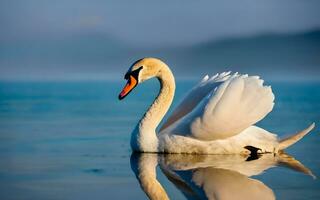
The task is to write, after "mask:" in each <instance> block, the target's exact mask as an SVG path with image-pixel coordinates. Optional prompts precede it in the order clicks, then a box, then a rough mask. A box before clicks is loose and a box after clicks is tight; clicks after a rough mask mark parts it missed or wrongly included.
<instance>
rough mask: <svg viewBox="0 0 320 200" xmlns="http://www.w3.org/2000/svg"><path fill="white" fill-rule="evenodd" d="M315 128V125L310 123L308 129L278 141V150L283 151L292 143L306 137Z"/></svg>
mask: <svg viewBox="0 0 320 200" xmlns="http://www.w3.org/2000/svg"><path fill="white" fill-rule="evenodd" d="M314 127H315V123H312V124H311V125H310V126H309V127H308V128H306V129H304V130H302V131H300V132H298V133H296V134H294V135H292V136H289V137H287V138H284V139H282V140H280V144H279V150H284V149H286V148H288V147H289V146H291V145H293V144H294V143H296V142H298V141H299V140H300V139H301V138H303V137H304V136H305V135H307V134H308V133H309V132H310V131H311V130H312V129H313V128H314Z"/></svg>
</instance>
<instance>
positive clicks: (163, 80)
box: [131, 66, 175, 152]
mask: <svg viewBox="0 0 320 200" xmlns="http://www.w3.org/2000/svg"><path fill="white" fill-rule="evenodd" d="M156 78H157V79H158V80H159V82H160V92H159V94H158V96H157V97H156V99H155V100H154V102H153V103H152V104H151V106H150V107H149V109H148V111H147V112H146V113H145V114H144V116H143V117H142V119H141V120H140V122H139V124H138V125H137V127H136V128H135V130H134V131H133V133H132V136H131V147H132V149H133V150H135V151H140V152H158V137H157V135H156V128H157V127H158V125H159V123H160V122H161V120H162V118H163V117H164V115H165V114H166V112H167V111H168V109H169V107H170V105H171V103H172V100H173V97H174V92H175V81H174V77H173V74H172V72H171V70H170V69H169V67H168V66H163V67H162V68H161V70H160V71H159V73H158V75H157V76H156Z"/></svg>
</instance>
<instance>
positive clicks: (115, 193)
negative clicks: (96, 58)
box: [0, 81, 320, 200]
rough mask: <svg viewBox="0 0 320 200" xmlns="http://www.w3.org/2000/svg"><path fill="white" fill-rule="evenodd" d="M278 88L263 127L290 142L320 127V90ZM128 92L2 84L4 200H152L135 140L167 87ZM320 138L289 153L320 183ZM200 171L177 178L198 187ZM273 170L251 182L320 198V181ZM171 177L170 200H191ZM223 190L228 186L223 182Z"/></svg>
mask: <svg viewBox="0 0 320 200" xmlns="http://www.w3.org/2000/svg"><path fill="white" fill-rule="evenodd" d="M192 84H194V81H183V82H182V81H180V82H178V85H177V88H178V89H177V94H176V99H179V98H180V97H181V96H182V94H183V93H184V92H185V91H186V90H188V88H190V87H191V86H192ZM271 84H272V86H273V91H274V93H275V95H276V106H275V108H274V110H273V112H272V113H271V114H269V115H268V116H267V117H266V118H265V119H264V120H263V121H261V122H259V125H261V126H262V127H264V128H266V129H267V130H269V131H271V132H275V133H278V134H279V135H280V136H284V135H286V134H289V133H294V132H296V131H298V130H301V129H303V128H305V127H306V126H307V125H309V124H310V123H311V122H313V121H315V122H316V123H318V124H320V121H319V119H320V112H319V111H320V83H319V82H318V83H314V82H304V83H299V82H297V83H293V82H285V83H282V82H275V83H271ZM123 85H124V82H113V81H101V82H1V83H0V195H1V199H8V200H10V199H89V198H90V199H129V198H130V199H145V198H147V196H146V194H145V193H144V192H143V190H142V189H141V187H140V185H139V182H138V180H137V179H136V177H135V172H136V173H138V172H137V171H135V170H134V169H135V166H139V159H140V158H139V157H138V158H136V156H135V155H133V156H131V150H130V147H129V138H130V132H131V130H132V129H133V127H134V126H135V124H136V123H137V121H138V120H139V117H140V116H141V115H142V114H143V113H144V111H145V109H146V108H147V107H148V105H149V104H150V103H151V101H152V99H153V98H154V96H155V95H156V93H157V89H158V88H159V86H158V83H157V82H156V81H150V82H149V83H148V84H144V85H141V86H138V87H137V88H136V89H135V91H134V92H132V93H131V94H130V95H129V96H128V97H127V98H126V99H124V100H123V101H121V102H119V101H118V100H117V95H118V93H119V91H120V90H121V88H122V86H123ZM176 102H177V101H175V102H174V103H176ZM319 130H320V129H319V128H316V130H314V131H313V132H312V134H310V135H308V136H307V137H306V138H304V139H303V141H301V142H299V143H297V144H295V145H294V146H293V147H291V148H290V149H288V151H287V153H288V154H290V155H291V156H294V157H295V159H297V160H299V161H300V162H301V163H302V164H303V165H304V166H305V167H307V168H309V169H310V170H311V171H312V172H313V174H315V175H316V176H320V160H319V156H318V155H317V154H318V152H319V150H320V147H319V143H320V137H319ZM130 157H131V159H130ZM151 157H152V156H151ZM199 158H200V157H196V158H193V159H190V160H197V159H199ZM263 158H264V159H265V158H266V157H263ZM166 159H167V158H161V159H160V160H164V161H163V162H162V165H164V166H162V168H163V167H168V166H166V163H170V159H169V158H168V160H166ZM183 159H184V158H183V157H181V158H180V157H179V158H178V159H176V160H175V162H176V163H175V162H173V164H176V165H179V164H181V162H182V163H183V162H184V160H183ZM210 159H211V158H210ZM130 160H131V163H130ZM211 160H212V159H211ZM232 160H234V159H232ZM261 160H262V159H258V161H259V162H262V161H261ZM220 161H221V159H220ZM220 161H219V162H220ZM222 161H224V159H222ZM222 161H221V162H222ZM187 163H188V162H187ZM214 163H218V161H217V160H214ZM247 163H248V162H246V164H247ZM171 164H172V162H171ZM189 164H190V163H189ZM198 164H199V163H197V162H196V161H194V163H193V166H192V167H193V168H195V169H193V170H181V169H180V170H178V169H175V170H176V171H175V173H177V174H180V175H181V174H182V176H183V177H184V178H185V177H189V181H190V180H191V178H192V173H194V171H195V170H196V169H197V170H200V169H198V168H197V165H198ZM255 165H256V164H255V163H254V162H253V163H251V164H250V166H251V167H255ZM272 166H273V165H271V166H269V167H271V168H267V169H266V170H265V171H263V170H262V173H260V174H257V175H253V176H252V177H251V178H252V179H255V180H259V181H261V182H262V183H263V184H264V185H265V186H266V187H267V188H270V189H271V190H272V191H273V193H274V194H275V196H276V197H277V198H278V199H319V198H320V183H319V180H318V179H313V178H312V177H311V176H308V175H305V174H303V173H299V172H296V171H293V170H290V169H288V168H286V167H283V166H278V167H272ZM216 167H217V166H216ZM163 170H164V169H162V170H161V169H160V168H159V167H158V168H157V178H158V180H159V182H160V183H161V185H162V186H163V187H164V189H165V190H166V192H167V194H168V196H169V197H170V198H171V199H185V194H184V193H183V190H182V189H181V188H180V187H178V186H176V185H175V184H174V183H172V182H171V181H172V179H171V181H170V180H169V179H168V178H167V176H166V175H164V173H163ZM210 170H213V171H216V170H217V169H216V168H213V169H210ZM231 171H232V170H231ZM164 172H165V170H164ZM212 173H213V172H212ZM232 173H233V172H232ZM213 174H215V173H213ZM222 174H223V173H222ZM225 176H229V175H225ZM216 179H217V180H219V179H218V178H216ZM243 180H245V181H247V179H246V178H244V179H243ZM210 181H216V180H215V179H213V180H210ZM234 182H236V181H234ZM210 184H212V183H210ZM215 184H216V185H222V183H221V184H220V183H219V181H216V182H215ZM179 188H180V189H179ZM224 188H226V189H231V188H228V186H225V187H224ZM197 191H198V193H201V194H205V193H204V192H203V191H201V190H199V189H198V190H197ZM231 192H233V193H235V191H230V193H231ZM235 195H237V194H236V193H235ZM204 196H205V195H204ZM202 197H203V196H202Z"/></svg>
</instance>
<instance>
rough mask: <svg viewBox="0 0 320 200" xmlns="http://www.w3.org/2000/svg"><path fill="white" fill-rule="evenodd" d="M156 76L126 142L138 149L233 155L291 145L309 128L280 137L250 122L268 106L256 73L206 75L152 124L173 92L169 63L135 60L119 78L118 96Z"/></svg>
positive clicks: (268, 94)
mask: <svg viewBox="0 0 320 200" xmlns="http://www.w3.org/2000/svg"><path fill="white" fill-rule="evenodd" d="M153 77H156V78H157V79H158V80H159V82H160V84H161V89H160V92H159V94H158V96H157V98H156V99H155V101H154V102H153V103H152V105H151V106H150V108H149V109H148V111H147V112H146V113H145V114H144V116H143V117H142V119H141V120H140V121H139V123H138V124H137V126H136V127H135V129H134V131H133V133H132V137H131V147H132V149H133V150H134V151H139V152H164V153H196V154H235V153H245V154H246V153H250V151H252V150H254V151H259V152H261V153H267V152H273V153H277V152H278V151H279V150H283V149H285V148H287V147H288V146H290V145H292V144H293V143H295V142H296V141H298V140H299V139H301V138H302V137H303V136H304V135H306V134H307V133H308V132H309V131H311V130H312V129H313V127H314V124H312V125H311V126H310V127H308V128H307V129H305V130H304V131H301V132H299V133H298V134H296V135H294V136H292V137H290V138H288V139H285V140H282V141H280V140H279V139H278V138H277V136H276V135H275V134H272V133H270V132H268V131H266V130H264V129H262V128H259V127H257V126H254V124H255V123H256V122H258V121H260V120H261V119H263V118H264V117H265V116H266V115H267V114H268V113H269V112H270V111H271V110H272V108H273V105H274V102H273V100H274V95H273V93H272V90H271V87H270V86H263V80H261V79H260V78H259V77H257V76H248V75H240V74H237V73H235V74H230V72H229V73H222V74H217V75H215V76H213V77H211V78H209V77H208V76H206V77H204V79H203V80H202V81H201V82H200V83H199V84H197V85H196V86H195V87H194V88H192V89H191V91H190V92H189V93H188V94H187V95H186V97H185V98H184V99H183V100H182V101H181V103H180V104H179V106H178V107H177V108H176V109H175V110H174V112H173V114H172V115H171V116H170V117H169V118H168V120H167V121H166V122H165V123H164V124H163V126H162V128H161V129H160V132H159V133H158V134H157V133H156V128H157V127H158V125H159V123H160V122H161V120H162V118H163V117H164V115H165V114H166V112H167V111H168V109H169V107H170V105H171V103H172V101H173V97H174V92H175V81H174V76H173V74H172V72H171V70H170V69H169V67H168V66H167V65H166V64H165V63H164V62H162V61H160V60H159V59H155V58H144V59H141V60H138V61H137V62H135V63H134V64H133V65H132V66H131V67H130V69H129V71H128V72H127V74H126V76H125V78H126V79H128V83H127V85H126V86H125V88H124V89H123V91H122V92H121V94H120V95H119V98H120V99H122V98H124V97H125V96H126V95H127V94H128V93H129V92H130V91H131V90H132V89H133V88H134V87H135V86H136V85H137V84H139V83H141V82H143V81H145V80H147V79H150V78H153Z"/></svg>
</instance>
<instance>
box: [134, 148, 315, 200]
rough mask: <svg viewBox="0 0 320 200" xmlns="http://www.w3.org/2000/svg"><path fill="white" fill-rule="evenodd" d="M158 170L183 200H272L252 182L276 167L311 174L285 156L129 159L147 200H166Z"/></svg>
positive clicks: (261, 186)
mask: <svg viewBox="0 0 320 200" xmlns="http://www.w3.org/2000/svg"><path fill="white" fill-rule="evenodd" d="M157 165H159V166H160V168H161V170H162V172H163V173H164V174H165V176H166V177H167V178H168V179H169V180H170V181H171V182H172V183H173V184H174V185H175V186H176V187H177V188H178V189H179V190H180V191H181V192H182V193H183V195H184V196H185V197H186V198H187V199H275V195H274V192H273V191H272V189H271V188H269V187H268V186H267V185H265V184H264V183H263V182H261V181H259V180H257V179H254V178H252V177H251V176H255V175H259V174H261V173H262V172H264V171H265V170H267V169H269V168H272V167H275V166H280V167H287V168H290V169H293V170H295V171H298V172H301V173H304V174H307V175H310V176H312V177H314V176H313V174H312V172H311V171H310V170H309V169H308V168H306V167H305V166H303V164H301V163H300V162H299V161H297V160H295V159H294V158H293V157H291V156H289V155H287V154H284V153H283V154H263V155H255V156H243V155H186V154H161V155H159V154H148V153H143V154H137V153H133V154H132V155H131V168H132V170H133V172H134V173H135V175H136V177H137V179H138V181H139V183H140V185H141V188H142V189H143V191H144V192H145V193H146V194H147V196H148V197H149V198H150V199H169V197H170V195H168V194H167V193H166V191H165V190H164V188H163V187H162V185H161V184H160V183H159V181H158V180H157V178H156V167H157Z"/></svg>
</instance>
